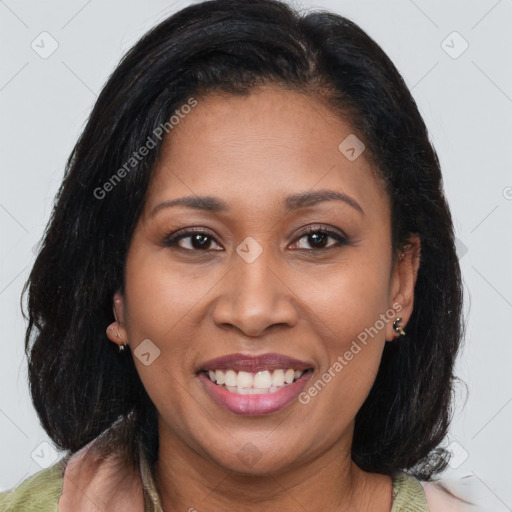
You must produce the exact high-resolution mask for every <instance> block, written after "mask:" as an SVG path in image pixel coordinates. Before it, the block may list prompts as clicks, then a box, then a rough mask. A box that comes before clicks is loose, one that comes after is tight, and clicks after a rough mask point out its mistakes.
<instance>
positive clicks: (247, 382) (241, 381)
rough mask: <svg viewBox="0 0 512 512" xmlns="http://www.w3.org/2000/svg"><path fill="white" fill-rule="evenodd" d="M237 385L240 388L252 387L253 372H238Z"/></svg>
mask: <svg viewBox="0 0 512 512" xmlns="http://www.w3.org/2000/svg"><path fill="white" fill-rule="evenodd" d="M236 385H237V387H239V388H252V374H251V373H249V372H238V376H237V378H236Z"/></svg>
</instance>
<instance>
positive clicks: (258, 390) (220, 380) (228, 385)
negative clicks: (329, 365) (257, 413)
mask: <svg viewBox="0 0 512 512" xmlns="http://www.w3.org/2000/svg"><path fill="white" fill-rule="evenodd" d="M303 374H304V372H303V371H302V370H294V369H293V368H288V369H287V370H283V369H279V370H274V371H273V372H271V371H269V370H263V371H259V372H255V373H251V372H245V371H239V372H236V371H234V370H215V371H213V370H210V371H208V377H209V378H210V380H211V381H212V382H215V383H216V384H218V385H219V386H223V387H224V388H225V389H227V390H228V391H231V392H232V393H238V394H240V395H259V394H263V393H275V392H276V391H279V390H280V389H281V388H283V387H284V386H287V385H289V384H291V383H292V382H294V381H296V380H298V379H300V378H301V377H302V375H303Z"/></svg>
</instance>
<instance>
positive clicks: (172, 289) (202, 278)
mask: <svg viewBox="0 0 512 512" xmlns="http://www.w3.org/2000/svg"><path fill="white" fill-rule="evenodd" d="M167 251H168V249H166V248H162V249H158V250H155V249H154V248H153V249H151V250H147V249H144V248H141V249H136V250H134V251H133V252H132V253H130V256H129V258H128V260H127V266H126V311H127V317H126V323H127V328H128V330H129V336H130V339H132V338H133V339H134V340H135V343H136V342H137V341H136V340H137V339H139V338H141V339H144V338H150V339H154V340H155V342H157V343H158V342H160V343H164V341H165V340H168V339H169V338H176V337H178V336H177V335H176V334H175V333H179V332H180V331H183V330H186V331H187V332H190V331H189V329H190V328H191V326H190V323H189V322H187V315H189V314H190V313H191V312H193V311H194V310H197V307H198V306H199V305H200V304H201V300H206V299H207V297H208V292H209V291H210V290H211V289H212V288H213V287H214V285H215V282H216V280H218V277H217V279H215V275H213V273H212V272H202V273H200V272H192V273H191V272H190V270H189V271H187V272H184V271H183V270H184V269H183V267H182V266H180V265H177V264H176V263H175V262H172V261H171V259H170V257H169V254H168V253H167ZM192 328H193V327H192Z"/></svg>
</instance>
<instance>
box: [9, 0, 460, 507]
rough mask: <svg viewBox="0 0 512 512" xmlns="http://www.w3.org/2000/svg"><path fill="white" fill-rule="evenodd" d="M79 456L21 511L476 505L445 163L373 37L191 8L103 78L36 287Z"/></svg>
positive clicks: (31, 314) (40, 392) (331, 23)
mask: <svg viewBox="0 0 512 512" xmlns="http://www.w3.org/2000/svg"><path fill="white" fill-rule="evenodd" d="M26 290H28V319H29V325H28V329H27V336H26V349H27V354H28V356H29V375H30V386H31V393H32V398H33V402H34V405H35V407H36V410H37V412H38V414H39V416H40V418H41V421H42V424H43V426H44V428H45V429H46V431H47V432H48V435H49V436H50V437H51V438H52V439H53V441H54V442H55V444H56V446H57V447H59V448H60V449H63V450H66V451H67V456H66V457H64V459H62V460H61V461H59V462H58V463H56V464H55V465H54V466H51V467H50V468H48V469H45V470H43V471H40V472H39V473H37V474H36V475H33V476H32V477H30V478H29V479H27V480H26V481H25V482H23V483H22V484H21V485H20V486H19V487H18V488H17V489H14V490H12V491H11V492H10V493H4V494H3V495H2V496H1V497H0V505H1V507H2V508H1V509H2V510H27V511H28V510H38V511H45V510H56V508H57V504H58V510H60V511H61V512H62V511H68V510H69V511H71V510H73V511H76V510H80V511H82V510H108V511H117V510H123V511H131V510H133V511H142V510H147V511H149V510H165V511H166V512H170V511H175V510H188V511H194V510H197V511H218V510H224V511H229V510H244V511H254V510H262V509H264V510H276V511H277V510H279V511H288V510H298V509H300V510H333V511H334V510H336V511H349V510H350V511H354V510H372V511H373V512H389V511H392V512H397V511H400V510H407V511H427V510H431V511H438V510H442V511H443V512H444V511H446V510H462V508H461V507H462V505H463V501H462V500H460V499H457V498H455V497H454V496H451V495H450V494H448V493H447V492H444V491H443V490H442V488H440V486H439V485H437V484H435V483H433V482H432V479H433V477H435V476H436V475H437V474H438V473H440V472H441V471H442V470H443V469H444V468H445V467H446V464H447V461H448V457H447V453H446V452H445V451H444V450H443V449H442V448H441V446H440V445H441V443H442V441H443V439H444V437H445V435H446V433H447V429H448V426H449V422H450V405H451V391H452V379H453V366H454V360H455V358H456V355H457V352H458V348H459V344H460V340H461V337H462V331H463V324H462V319H461V310H462V291H461V276H460V269H459V265H458V260H457V256H456V253H455V247H454V235H453V227H452V219H451V215H450V211H449V208H448V206H447V203H446V200H445V197H444V195H443V190H442V179H441V172H440V167H439V162H438V158H437V156H436V153H435V151H434V149H433V148H432V146H431V144H430V143H429V140H428V134H427V130H426V127H425V124H424V122H423V120H422V118H421V116H420V114H419V112H418V109H417V107H416V104H415V102H414V100H413V98H412V97H411V95H410V93H409V91H408V90H407V87H406V86H405V84H404V82H403V80H402V78H401V76H400V74H399V73H398V71H397V70H396V68H395V67H394V65H393V64H392V63H391V62H390V60H389V58H388V57H387V56H386V55H385V54H384V52H383V51H382V49H381V48H380V47H379V46H378V45H377V44H376V43H375V42H374V41H373V40H372V39H371V38H370V37H369V36H368V35H366V34H365V33H364V32H363V31H362V30H361V29H360V28H359V27H357V26H356V25H355V24H354V23H353V22H351V21H349V20H347V19H345V18H343V17H341V16H338V15H335V14H332V13H328V12H317V13H311V14H307V15H300V14H298V13H296V12H294V11H293V10H292V9H291V8H290V7H289V6H287V5H286V4H284V3H280V2H278V1H273V0H258V1H255V2H245V1H241V0H213V1H208V2H203V3H199V4H196V5H193V6H190V7H188V8H186V9H183V10H182V11H180V12H178V13H177V14H175V15H173V16H171V17H170V18H168V19H167V20H165V21H164V22H162V23H161V24H160V25H158V26H157V27H155V28H154V29H153V30H151V31H150V32H149V33H148V34H147V35H145V36H144V37H143V38H142V39H141V41H139V43H137V44H136V46H135V47H134V48H133V49H132V50H130V51H129V52H128V54H127V55H126V56H125V58H124V59H123V60H122V62H121V63H120V65H119V66H118V68H117V69H116V70H115V72H114V73H113V75H112V76H111V77H110V79H109V81H108V82H107V84H106V85H105V87H104V89H103V91H102V93H101V95H100V96H99V98H98V101H97V103H96V105H95V107H94V109H93V112H92V114H91V116H90V119H89V121H88V123H87V126H86V127H85V130H84V132H83V134H82V136H81V137H80V139H79V141H78V143H77V145H76V147H75V149H74V150H73V153H72V155H71V157H70V158H69V161H68V166H67V172H66V175H65V178H64V182H63V184H62V187H61V189H60V191H59V193H58V198H57V202H56V206H55V209H54V212H53V215H52V218H51V220H50V223H49V226H48V229H47V231H46V233H45V238H44V243H43V245H42V248H41V250H40V253H39V255H38V257H37V260H36V262H35V265H34V268H33V270H32V273H31V275H30V278H29V281H28V283H27V286H26Z"/></svg>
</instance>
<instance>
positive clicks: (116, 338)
mask: <svg viewBox="0 0 512 512" xmlns="http://www.w3.org/2000/svg"><path fill="white" fill-rule="evenodd" d="M113 313H114V318H115V319H116V321H115V322H114V323H113V324H111V325H110V326H109V327H108V328H107V336H108V339H109V340H110V341H113V342H114V343H117V344H118V345H122V344H124V343H127V342H128V338H127V333H126V326H125V313H124V300H123V296H122V295H121V292H120V291H119V290H118V291H117V292H116V293H115V294H114V298H113ZM116 334H117V335H116Z"/></svg>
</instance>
